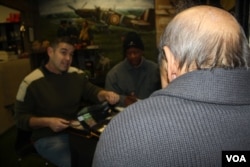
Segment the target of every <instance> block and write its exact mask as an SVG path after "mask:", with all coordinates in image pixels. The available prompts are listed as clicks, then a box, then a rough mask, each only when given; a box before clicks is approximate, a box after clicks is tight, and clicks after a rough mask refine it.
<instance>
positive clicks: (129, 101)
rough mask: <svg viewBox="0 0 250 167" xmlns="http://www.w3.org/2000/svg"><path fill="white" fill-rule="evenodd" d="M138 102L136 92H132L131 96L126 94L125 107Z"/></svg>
mask: <svg viewBox="0 0 250 167" xmlns="http://www.w3.org/2000/svg"><path fill="white" fill-rule="evenodd" d="M135 102H137V98H136V96H135V94H134V93H133V92H132V93H131V94H130V95H129V96H126V97H125V99H124V105H125V107H127V106H129V105H130V104H133V103H135Z"/></svg>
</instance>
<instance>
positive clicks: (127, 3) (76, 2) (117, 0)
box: [39, 0, 154, 15]
mask: <svg viewBox="0 0 250 167" xmlns="http://www.w3.org/2000/svg"><path fill="white" fill-rule="evenodd" d="M67 5H71V6H73V7H75V8H83V6H84V5H85V6H84V8H90V9H92V8H95V6H100V7H101V8H103V9H109V8H111V9H145V8H154V0H40V2H39V6H40V9H39V10H40V14H41V15H47V14H52V13H61V12H68V11H72V9H70V8H69V7H68V6H67Z"/></svg>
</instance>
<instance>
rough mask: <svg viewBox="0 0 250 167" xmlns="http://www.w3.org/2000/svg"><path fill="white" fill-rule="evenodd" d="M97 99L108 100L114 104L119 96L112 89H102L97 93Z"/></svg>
mask: <svg viewBox="0 0 250 167" xmlns="http://www.w3.org/2000/svg"><path fill="white" fill-rule="evenodd" d="M98 99H99V100H100V101H105V100H106V101H108V103H109V104H111V105H114V104H116V103H118V102H119V100H120V96H119V95H118V94H117V93H115V92H112V91H106V90H102V91H100V92H99V93H98Z"/></svg>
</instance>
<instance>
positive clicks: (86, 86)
mask: <svg viewBox="0 0 250 167" xmlns="http://www.w3.org/2000/svg"><path fill="white" fill-rule="evenodd" d="M47 53H48V56H49V61H48V63H47V64H45V65H44V66H41V67H40V68H38V69H35V70H34V71H33V72H31V73H30V74H29V75H28V76H26V77H25V78H24V80H23V82H22V83H21V84H20V87H19V90H18V93H17V96H16V104H15V114H16V115H15V116H16V120H17V127H18V128H21V129H23V130H32V140H33V141H34V146H35V148H36V151H37V152H38V153H39V154H40V155H41V156H42V157H44V158H45V159H47V160H49V161H50V162H52V163H53V164H55V165H57V166H64V167H70V166H71V155H70V149H69V142H68V134H67V133H66V129H67V128H68V127H69V126H70V122H71V121H72V120H74V119H76V116H77V112H78V111H79V108H80V106H81V104H82V102H84V101H91V102H95V103H97V102H102V101H108V102H109V103H110V104H116V103H117V102H118V101H119V95H117V94H116V93H114V92H111V91H106V90H104V89H102V88H99V87H97V86H95V85H93V84H91V83H90V82H89V81H88V80H87V79H86V77H85V74H84V72H83V71H82V70H80V69H77V68H75V67H72V66H71V62H72V57H73V53H74V45H73V43H72V40H71V39H70V38H68V37H62V38H59V39H56V40H55V41H54V42H52V43H51V45H50V46H49V47H48V49H47Z"/></svg>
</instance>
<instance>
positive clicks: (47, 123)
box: [29, 117, 70, 132]
mask: <svg viewBox="0 0 250 167" xmlns="http://www.w3.org/2000/svg"><path fill="white" fill-rule="evenodd" d="M29 124H30V127H32V128H34V129H37V128H43V127H49V128H50V129H51V130H53V131H54V132H60V131H62V130H64V129H66V128H68V127H69V124H70V121H68V120H66V119H63V118H58V117H31V118H30V122H29Z"/></svg>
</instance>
